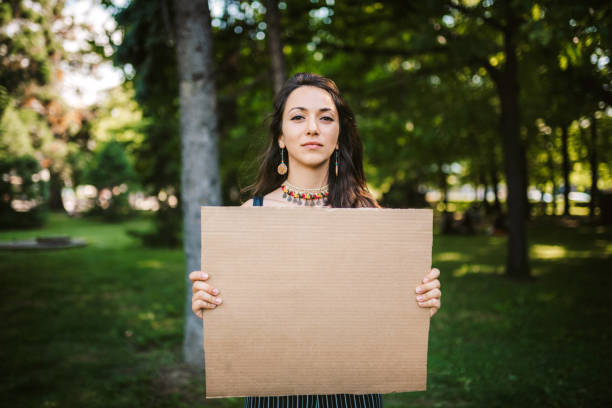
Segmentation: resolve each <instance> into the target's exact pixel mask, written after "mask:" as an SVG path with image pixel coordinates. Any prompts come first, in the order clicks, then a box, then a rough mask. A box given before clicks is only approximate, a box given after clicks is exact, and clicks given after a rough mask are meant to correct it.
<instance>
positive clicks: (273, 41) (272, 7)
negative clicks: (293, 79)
mask: <svg viewBox="0 0 612 408" xmlns="http://www.w3.org/2000/svg"><path fill="white" fill-rule="evenodd" d="M266 23H267V25H268V29H267V34H268V49H269V51H270V61H271V64H272V78H273V80H274V93H275V94H276V93H278V92H279V91H280V90H281V88H282V87H283V84H284V83H285V78H286V77H287V74H286V71H285V55H284V54H283V42H282V40H281V22H280V13H279V12H278V1H276V0H267V1H266Z"/></svg>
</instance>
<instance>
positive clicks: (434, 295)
mask: <svg viewBox="0 0 612 408" xmlns="http://www.w3.org/2000/svg"><path fill="white" fill-rule="evenodd" d="M441 296H442V292H440V289H438V288H436V289H432V290H430V291H429V292H425V293H423V294H422V295H417V297H416V300H417V302H422V301H424V300H429V299H440V297H441Z"/></svg>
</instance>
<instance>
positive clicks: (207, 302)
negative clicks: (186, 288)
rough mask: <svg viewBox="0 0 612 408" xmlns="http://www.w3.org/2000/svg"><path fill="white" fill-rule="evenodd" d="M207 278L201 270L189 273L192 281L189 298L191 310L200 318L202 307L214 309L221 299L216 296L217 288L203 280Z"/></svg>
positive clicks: (202, 311)
mask: <svg viewBox="0 0 612 408" xmlns="http://www.w3.org/2000/svg"><path fill="white" fill-rule="evenodd" d="M207 279H208V274H207V273H206V272H202V271H193V272H191V273H190V274H189V280H191V281H192V282H193V288H192V290H193V296H192V298H191V310H193V313H195V314H196V316H198V317H199V318H200V319H201V318H202V314H203V313H204V309H214V308H215V307H217V305H220V304H221V303H222V302H223V300H221V298H220V297H217V295H218V294H219V289H217V288H213V287H212V286H210V285H209V284H208V283H206V282H204V281H205V280H207Z"/></svg>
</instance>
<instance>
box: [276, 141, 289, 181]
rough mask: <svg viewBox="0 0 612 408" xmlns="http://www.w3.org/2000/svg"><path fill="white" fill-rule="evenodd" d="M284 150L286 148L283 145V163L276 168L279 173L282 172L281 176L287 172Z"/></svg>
mask: <svg viewBox="0 0 612 408" xmlns="http://www.w3.org/2000/svg"><path fill="white" fill-rule="evenodd" d="M284 151H285V149H284V148H282V147H281V163H280V164H279V165H278V168H277V169H276V171H277V172H278V174H280V175H281V176H284V175H285V174H287V165H286V164H285V159H284V156H283V152H284Z"/></svg>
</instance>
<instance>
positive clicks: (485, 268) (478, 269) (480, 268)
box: [453, 264, 504, 278]
mask: <svg viewBox="0 0 612 408" xmlns="http://www.w3.org/2000/svg"><path fill="white" fill-rule="evenodd" d="M503 272H504V270H503V268H502V267H500V266H499V265H465V264H464V265H461V267H460V268H459V269H457V270H455V271H453V276H454V277H456V278H460V277H462V276H465V275H468V274H471V273H484V274H498V275H501V274H502V273H503Z"/></svg>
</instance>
